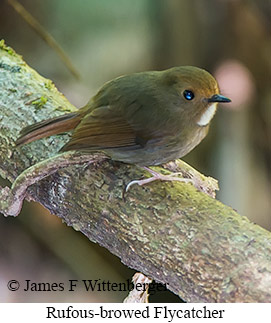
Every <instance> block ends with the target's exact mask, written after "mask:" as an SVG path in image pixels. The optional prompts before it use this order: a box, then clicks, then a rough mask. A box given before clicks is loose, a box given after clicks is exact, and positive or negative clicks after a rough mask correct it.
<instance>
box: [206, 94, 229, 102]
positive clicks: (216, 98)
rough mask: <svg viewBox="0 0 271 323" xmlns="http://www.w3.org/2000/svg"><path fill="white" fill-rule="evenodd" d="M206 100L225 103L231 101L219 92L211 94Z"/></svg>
mask: <svg viewBox="0 0 271 323" xmlns="http://www.w3.org/2000/svg"><path fill="white" fill-rule="evenodd" d="M208 102H223V103H227V102H231V100H230V99H228V98H226V97H225V96H223V95H221V94H215V95H213V96H211V97H210V98H208Z"/></svg>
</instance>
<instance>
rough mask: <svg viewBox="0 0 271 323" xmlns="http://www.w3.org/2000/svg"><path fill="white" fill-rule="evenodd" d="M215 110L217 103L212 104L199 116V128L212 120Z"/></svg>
mask: <svg viewBox="0 0 271 323" xmlns="http://www.w3.org/2000/svg"><path fill="white" fill-rule="evenodd" d="M216 108H217V103H212V104H211V105H210V106H209V107H208V108H207V110H205V111H204V113H203V114H202V115H201V117H200V119H199V121H198V122H197V124H198V125H199V126H201V127H204V126H207V125H208V124H209V122H210V121H211V120H212V119H213V116H214V115H215V112H216Z"/></svg>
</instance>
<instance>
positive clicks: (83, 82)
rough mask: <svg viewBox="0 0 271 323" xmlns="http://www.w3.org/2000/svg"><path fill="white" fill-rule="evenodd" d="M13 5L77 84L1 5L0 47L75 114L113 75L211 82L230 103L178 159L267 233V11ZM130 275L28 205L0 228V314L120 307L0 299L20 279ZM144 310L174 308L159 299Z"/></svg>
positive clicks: (57, 297)
mask: <svg viewBox="0 0 271 323" xmlns="http://www.w3.org/2000/svg"><path fill="white" fill-rule="evenodd" d="M20 3H21V4H22V5H23V6H24V7H25V8H26V9H27V10H28V11H29V12H30V13H31V14H32V15H33V16H34V17H35V18H36V19H37V20H38V21H39V23H40V24H41V25H42V26H43V27H44V28H45V30H46V31H47V32H49V33H50V34H51V35H52V36H53V37H54V38H55V39H56V41H57V43H58V44H59V45H60V46H61V47H62V48H63V49H64V51H65V53H66V54H67V55H68V56H69V57H70V59H71V61H72V63H73V65H74V66H75V68H76V70H77V71H78V73H79V74H80V80H78V79H76V78H75V77H74V76H73V75H72V73H71V72H70V71H69V70H68V69H67V68H66V66H65V65H64V63H63V61H61V60H60V59H59V57H58V55H57V54H56V52H55V51H54V50H52V49H51V48H50V47H49V46H48V44H47V43H46V42H44V41H43V40H42V39H41V37H40V36H39V35H38V34H37V33H36V32H35V31H34V30H33V28H31V27H30V26H29V25H28V24H27V23H26V22H25V21H24V20H23V19H22V17H21V16H20V15H18V13H17V12H16V11H15V10H14V8H13V7H12V6H11V5H10V4H9V3H8V1H6V0H0V39H1V38H3V39H5V41H6V44H7V45H9V46H11V47H13V48H14V49H15V50H16V51H17V53H19V54H21V55H22V56H23V57H24V59H25V61H26V62H27V63H28V64H29V65H30V66H31V67H33V68H34V69H36V70H37V71H38V72H39V73H40V74H42V75H43V76H44V77H47V78H49V79H51V80H53V82H54V83H55V84H56V86H57V87H58V89H59V90H60V91H61V92H63V93H64V95H65V96H66V97H67V98H68V99H69V100H70V101H71V102H72V103H73V104H74V105H75V106H77V107H81V106H82V105H84V104H85V103H87V101H88V100H89V98H90V97H91V96H92V95H93V94H95V92H96V91H97V89H98V88H99V87H100V86H101V85H102V84H103V83H104V82H105V81H108V80H110V79H112V78H114V77H116V76H119V75H122V74H127V73H131V72H138V71H145V70H152V69H166V68H169V67H172V66H177V65H196V66H199V67H202V68H204V69H207V70H208V71H210V72H211V73H212V74H214V75H215V77H216V78H217V80H218V81H219V84H220V88H221V92H222V94H224V95H225V96H228V97H230V98H231V99H232V103H231V104H227V105H225V106H220V108H219V111H218V113H217V115H216V117H215V119H214V121H213V122H212V127H211V129H210V133H209V135H208V136H207V138H206V139H205V140H204V141H203V142H202V143H201V145H200V146H199V147H197V148H196V149H195V151H193V152H191V153H190V154H189V155H188V156H187V157H186V158H184V159H185V160H186V161H187V162H188V163H190V164H191V165H192V166H193V167H195V168H196V169H198V170H199V171H200V172H202V173H203V174H206V175H209V176H212V177H215V178H217V179H218V180H219V185H220V191H219V193H218V196H217V198H218V199H219V200H221V201H222V202H223V203H225V204H227V205H230V206H231V207H233V208H234V209H236V210H237V211H238V212H239V213H240V214H242V215H244V216H247V217H248V218H249V219H250V220H251V221H253V222H255V223H257V224H259V225H261V226H263V227H264V228H266V229H268V230H270V228H271V211H270V210H271V185H270V183H271V91H270V86H271V59H270V57H271V1H270V0H257V1H256V0H254V1H253V0H209V1H197V0H137V1H134V0H114V1H107V0H91V1H84V0H77V1H73V0H57V1H56V0H47V1H42V0H21V1H20ZM1 185H4V183H3V182H2V183H1ZM41 227H42V228H41ZM40 232H42V233H43V234H42V235H41V234H40ZM37 233H39V234H37ZM133 274H134V271H133V270H131V269H129V268H127V267H126V266H124V265H122V264H121V262H120V260H119V259H118V258H116V257H114V256H113V255H111V254H110V253H109V252H108V251H107V250H105V249H104V248H101V247H99V246H98V245H95V244H94V243H91V242H89V241H88V240H87V239H86V238H85V237H84V236H83V235H82V234H81V233H78V232H75V231H74V230H73V229H72V228H69V227H67V226H66V225H65V224H63V223H62V222H61V220H60V219H58V218H57V217H56V216H53V215H50V214H49V213H48V212H47V211H46V210H45V209H44V208H42V207H41V206H40V205H38V204H35V203H31V204H29V203H25V206H24V210H23V214H21V215H20V216H19V217H18V218H4V217H0V302H15V301H17V302H18V301H19V302H50V301H52V302H56V301H58V302H66V301H67V302H68V301H71V302H77V301H78V302H121V301H123V299H124V298H125V297H126V296H127V293H125V292H120V293H116V292H96V293H93V292H84V290H83V288H81V289H78V290H76V291H75V292H68V291H66V290H65V291H63V292H24V291H22V290H21V291H20V290H19V291H18V292H9V291H8V289H7V288H6V284H7V282H8V281H9V280H10V279H17V280H18V281H20V282H21V285H22V287H24V281H25V280H26V279H30V280H31V281H36V282H51V283H53V282H56V283H60V282H64V283H66V282H67V281H68V280H69V279H78V280H81V279H93V280H95V279H100V280H101V281H103V280H105V281H108V280H109V281H111V282H125V281H126V280H127V279H131V277H132V275H133ZM150 301H151V302H157V301H160V302H174V301H176V302H179V301H180V299H179V298H178V297H177V296H175V295H174V294H172V293H170V292H159V293H157V294H156V295H154V296H151V297H150Z"/></svg>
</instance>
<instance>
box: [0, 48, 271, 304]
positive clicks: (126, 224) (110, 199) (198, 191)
mask: <svg viewBox="0 0 271 323" xmlns="http://www.w3.org/2000/svg"><path fill="white" fill-rule="evenodd" d="M0 87H1V91H0V149H1V155H0V175H1V176H2V177H4V178H7V179H8V180H10V181H11V182H14V180H15V178H16V177H17V176H18V175H19V174H20V173H21V172H22V171H23V170H25V169H26V168H28V167H29V166H31V165H34V164H36V163H37V162H40V161H42V160H45V159H47V158H51V159H49V160H52V157H53V156H55V155H57V152H58V151H59V149H60V148H61V146H63V145H64V143H65V142H66V141H67V135H61V136H54V137H50V138H47V139H43V140H40V141H37V142H33V143H31V144H29V145H27V146H23V147H21V148H17V149H15V148H14V144H13V143H14V141H15V139H16V137H17V136H18V133H19V131H20V130H21V128H22V127H24V126H26V125H27V124H31V123H34V122H37V121H40V120H42V119H46V118H48V116H50V117H52V116H56V115H59V114H61V113H64V112H65V111H66V112H67V111H74V110H75V108H74V107H73V106H72V105H71V104H70V103H69V102H68V101H67V100H66V99H65V97H64V96H63V95H62V94H60V93H59V92H58V91H57V90H56V88H55V87H54V85H53V84H52V82H51V81H49V80H46V79H44V78H42V77H41V76H40V75H38V74H37V73H36V72H35V71H34V70H32V69H31V68H30V67H28V66H27V65H26V64H25V63H24V62H23V60H22V59H21V57H20V56H18V55H17V54H15V53H14V51H13V50H12V49H10V48H8V47H6V46H5V45H4V42H0ZM58 156H59V155H58ZM66 157H67V158H68V162H67V160H65V162H64V164H63V165H62V166H61V165H60V164H61V163H60V164H59V167H57V169H54V170H53V171H52V172H51V175H49V176H47V177H46V178H43V179H41V178H42V177H44V176H41V177H40V178H38V182H36V180H34V181H30V182H29V183H28V182H27V183H26V187H25V188H27V187H28V185H30V184H32V183H34V184H32V185H31V186H30V187H28V188H27V190H26V198H27V199H28V200H35V201H38V202H40V203H41V204H43V205H44V206H45V207H46V208H47V209H48V210H49V211H50V212H51V213H53V214H55V215H57V216H59V217H61V218H62V219H63V220H64V221H65V222H66V223H67V225H70V226H73V227H74V228H75V229H76V230H80V231H81V232H83V233H84V234H85V235H86V236H87V237H88V238H89V239H90V240H91V241H94V242H98V243H99V244H100V245H102V246H104V247H106V248H107V249H108V250H110V251H111V252H112V253H113V254H115V255H117V256H118V257H120V259H121V261H122V262H123V263H124V264H126V265H127V266H129V267H131V268H134V269H136V270H138V271H141V272H143V273H144V274H145V275H147V276H148V277H150V278H153V279H156V280H157V281H159V282H162V283H166V284H167V287H168V288H169V289H170V290H172V291H173V292H175V293H176V294H178V295H179V296H180V297H182V298H183V299H184V300H185V301H192V302H202V301H207V302H218V301H220V302H271V234H270V233H269V232H268V231H266V230H264V229H262V228H260V227H259V226H257V225H254V224H253V223H251V222H249V220H248V219H247V218H245V217H242V216H240V215H238V214H237V213H236V212H235V211H234V210H232V209H231V208H230V207H228V206H225V205H223V204H222V203H220V202H219V201H217V200H215V199H214V198H212V197H210V196H209V195H212V196H214V191H215V189H216V182H215V181H214V180H212V179H210V178H205V177H204V176H203V175H201V174H199V173H198V172H197V171H196V170H194V169H193V168H191V167H190V166H188V165H187V164H185V163H183V162H181V161H176V162H174V163H169V164H168V165H167V166H166V167H165V168H167V169H168V170H170V171H172V170H174V171H180V172H182V174H183V175H184V177H189V178H191V177H192V178H193V180H194V182H195V183H196V187H197V188H195V187H194V186H192V185H191V184H185V183H179V182H176V183H167V182H154V183H151V184H150V185H146V186H144V187H139V186H133V187H132V188H131V190H130V191H129V192H128V193H127V194H126V195H125V198H123V190H124V188H125V185H126V184H127V183H129V182H130V181H131V180H133V179H137V178H140V177H142V175H143V174H142V170H141V169H139V168H138V167H136V166H132V165H125V164H121V163H116V162H113V161H111V160H109V159H105V158H104V157H102V156H101V155H100V154H98V155H97V154H93V155H91V156H89V158H90V160H88V161H89V162H87V163H83V164H76V165H74V164H73V162H72V161H71V162H69V161H70V159H69V158H70V156H69V155H67V156H66ZM55 158H56V157H53V160H56V159H55ZM57 158H58V157H57ZM80 158H81V157H80ZM64 159H65V158H64ZM62 160H63V159H62ZM84 161H85V160H84ZM90 162H91V163H90ZM57 165H58V164H57ZM60 166H61V167H65V168H60ZM32 179H33V177H32ZM36 179H37V177H36ZM24 184H25V182H24ZM7 191H9V190H7V189H6V188H5V189H3V190H2V192H1V193H2V198H1V200H4V198H5V197H6V195H5V194H6V193H7ZM202 191H203V192H202ZM204 191H205V193H204ZM9 193H10V192H9ZM206 193H208V194H206ZM2 208H3V205H2ZM3 211H4V210H3V209H2V212H3Z"/></svg>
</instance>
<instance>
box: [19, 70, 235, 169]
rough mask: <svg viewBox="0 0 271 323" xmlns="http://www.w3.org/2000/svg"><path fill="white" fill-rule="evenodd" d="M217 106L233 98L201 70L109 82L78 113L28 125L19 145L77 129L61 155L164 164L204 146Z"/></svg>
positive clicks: (177, 71) (137, 74) (118, 79)
mask: <svg viewBox="0 0 271 323" xmlns="http://www.w3.org/2000/svg"><path fill="white" fill-rule="evenodd" d="M217 102H230V100H229V99H227V98H225V97H224V96H222V95H220V94H219V88H218V85H217V82H216V80H215V79H214V78H213V77H212V75H210V74H209V73H208V72H206V71H205V70H202V69H200V68H197V67H192V66H182V67H175V68H171V69H168V70H165V71H151V72H142V73H135V74H130V75H125V76H121V77H118V78H116V79H114V80H112V81H110V82H107V83H106V84H105V85H104V86H103V87H102V88H101V89H100V90H99V91H98V93H97V94H96V95H95V96H94V97H92V98H91V99H90V101H89V102H88V103H87V105H86V106H85V107H83V108H81V109H79V110H78V112H73V113H69V114H66V115H63V116H60V117H57V118H53V119H49V120H45V121H42V122H40V123H37V124H34V125H32V126H29V127H26V128H25V129H23V131H22V133H21V136H20V138H19V139H18V140H17V144H18V145H21V144H25V143H28V142H31V141H34V140H37V139H40V138H43V137H47V136H51V135H53V134H58V133H62V132H67V131H71V130H73V132H72V136H71V139H70V141H69V142H68V143H67V144H66V145H65V146H64V147H63V148H62V151H67V150H82V151H86V150H87V151H89V150H93V151H103V152H105V153H106V154H107V155H109V156H110V157H111V158H112V159H114V160H118V161H123V162H125V163H131V164H138V165H141V166H147V165H159V164H162V163H165V162H168V161H170V160H174V159H177V158H180V157H182V156H184V155H186V154H187V153H188V152H190V151H191V150H192V149H193V148H194V147H195V146H196V145H198V144H199V143H200V142H201V140H202V139H203V138H204V137H205V136H206V134H207V132H208V128H209V123H210V121H211V119H212V117H213V115H214V114H215V110H216V105H217Z"/></svg>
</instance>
